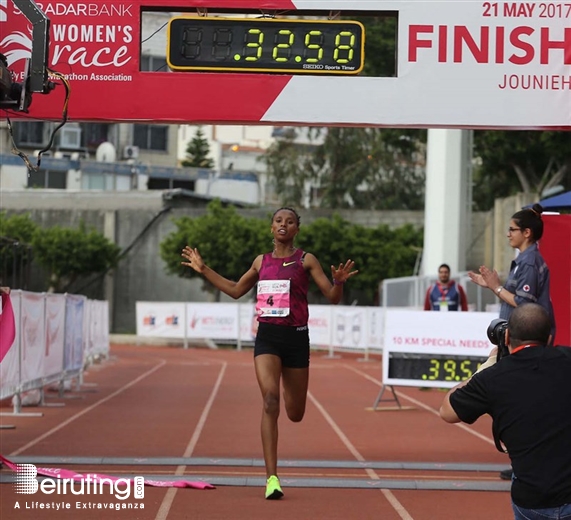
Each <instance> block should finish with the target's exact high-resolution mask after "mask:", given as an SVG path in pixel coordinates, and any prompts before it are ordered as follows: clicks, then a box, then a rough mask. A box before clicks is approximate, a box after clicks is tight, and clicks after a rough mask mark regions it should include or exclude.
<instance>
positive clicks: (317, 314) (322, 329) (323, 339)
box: [308, 305, 331, 346]
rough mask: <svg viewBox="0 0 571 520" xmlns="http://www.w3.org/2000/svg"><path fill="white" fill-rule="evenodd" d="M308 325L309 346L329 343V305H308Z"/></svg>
mask: <svg viewBox="0 0 571 520" xmlns="http://www.w3.org/2000/svg"><path fill="white" fill-rule="evenodd" d="M308 325H309V341H310V344H311V346H317V345H319V346H329V345H331V305H310V306H309V322H308Z"/></svg>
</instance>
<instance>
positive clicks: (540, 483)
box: [440, 303, 571, 520]
mask: <svg viewBox="0 0 571 520" xmlns="http://www.w3.org/2000/svg"><path fill="white" fill-rule="evenodd" d="M550 330H551V320H550V316H549V314H548V313H547V311H546V310H545V309H544V308H543V307H541V306H540V305H538V304H533V303H532V304H529V305H522V306H518V307H516V308H515V309H514V310H513V312H512V313H511V315H510V319H509V321H508V326H507V331H506V336H505V338H506V340H505V341H506V344H507V346H508V350H509V352H510V354H509V355H507V356H504V357H502V358H501V359H500V360H499V361H498V362H497V363H495V364H490V363H488V362H486V365H490V366H488V367H487V368H485V369H484V370H481V371H479V372H477V373H476V374H474V376H472V377H471V378H470V379H469V380H467V381H464V382H462V383H460V384H459V385H457V386H456V387H454V388H453V389H451V390H450V391H449V392H448V394H447V395H446V397H445V398H444V402H443V403H442V406H441V407H440V417H442V419H444V420H445V421H446V422H449V423H457V422H465V423H468V424H472V423H474V422H475V421H476V420H477V419H478V418H479V417H480V416H482V415H484V414H486V413H487V414H489V415H490V416H491V417H492V420H493V424H492V432H493V434H494V440H495V441H496V446H497V447H498V449H501V445H500V442H502V443H503V444H504V446H505V447H506V448H507V452H508V454H509V456H510V459H511V462H512V466H513V480H512V488H511V497H512V508H513V511H514V518H515V520H539V519H541V520H550V519H563V518H571V449H570V446H571V408H570V407H571V404H570V403H571V385H570V384H569V380H570V379H571V348H569V347H550V346H547V345H548V344H549V342H550ZM490 360H492V361H493V355H492V356H490ZM490 360H489V361H490ZM502 451H503V450H502ZM488 516H489V518H495V516H494V514H493V513H492V512H490V513H489V514H488Z"/></svg>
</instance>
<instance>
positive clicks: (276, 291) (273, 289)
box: [256, 280, 290, 318]
mask: <svg viewBox="0 0 571 520" xmlns="http://www.w3.org/2000/svg"><path fill="white" fill-rule="evenodd" d="M289 291H290V281H289V280H261V281H259V282H258V301H257V303H256V314H257V315H258V316H262V317H274V318H278V317H279V318H282V317H284V316H289V305H290V304H289Z"/></svg>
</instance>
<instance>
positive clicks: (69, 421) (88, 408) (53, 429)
mask: <svg viewBox="0 0 571 520" xmlns="http://www.w3.org/2000/svg"><path fill="white" fill-rule="evenodd" d="M165 364H166V361H165V360H164V359H163V360H161V362H160V363H159V364H157V365H155V366H154V367H153V368H151V369H150V370H147V371H146V372H145V373H144V374H141V375H140V376H139V377H136V378H135V379H133V381H131V382H130V383H127V384H126V385H123V386H122V387H121V388H119V389H118V390H115V392H113V393H112V394H109V395H108V396H107V397H104V398H103V399H100V400H99V401H97V402H96V403H93V404H92V405H91V406H88V407H87V408H85V409H84V410H81V412H77V413H76V414H75V415H72V416H71V417H70V418H69V419H66V420H65V421H63V422H62V423H60V424H58V425H57V426H55V427H54V428H52V429H51V430H49V431H47V432H46V433H43V434H42V435H40V436H39V437H36V438H35V439H34V440H33V441H30V442H28V444H26V445H24V446H22V447H21V448H19V449H17V450H16V451H13V452H12V453H11V454H10V456H11V457H14V456H15V455H19V454H20V453H22V452H23V451H26V450H27V449H28V448H31V447H32V446H34V445H35V444H37V443H38V442H40V441H43V440H44V439H45V438H47V437H49V436H50V435H52V434H54V433H55V432H57V431H59V430H61V429H62V428H65V427H66V426H67V425H68V424H70V423H72V422H73V421H75V420H76V419H79V418H80V417H81V416H82V415H85V414H86V413H89V412H91V410H93V409H94V408H97V407H98V406H99V405H102V404H103V403H106V402H107V401H109V400H110V399H113V398H114V397H116V396H117V395H119V394H120V393H122V392H124V391H125V390H127V389H128V388H131V387H132V386H133V385H136V384H137V383H138V382H139V381H142V380H143V379H145V378H146V377H148V376H150V375H151V374H152V373H153V372H155V371H157V370H158V369H159V368H162V367H163V366H164V365H165Z"/></svg>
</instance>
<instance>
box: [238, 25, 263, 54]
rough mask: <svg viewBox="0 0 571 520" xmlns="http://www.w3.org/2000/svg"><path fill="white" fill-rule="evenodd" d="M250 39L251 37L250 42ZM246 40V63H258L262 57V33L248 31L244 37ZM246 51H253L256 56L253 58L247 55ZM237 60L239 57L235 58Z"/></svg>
mask: <svg viewBox="0 0 571 520" xmlns="http://www.w3.org/2000/svg"><path fill="white" fill-rule="evenodd" d="M250 37H253V38H252V40H254V41H250ZM244 38H245V40H246V47H245V48H244V54H245V55H246V58H245V60H246V61H258V60H259V59H260V58H261V57H262V43H264V33H263V32H262V31H260V29H249V30H248V32H247V33H246V35H245V36H244ZM247 49H255V52H256V54H255V55H254V56H252V55H248V54H247ZM237 57H238V58H239V56H237Z"/></svg>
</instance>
